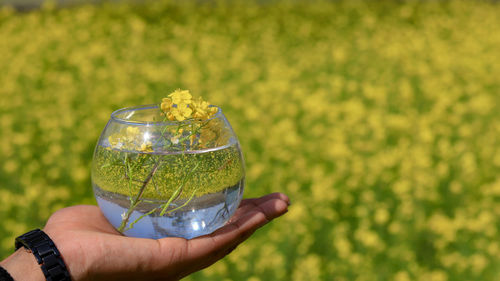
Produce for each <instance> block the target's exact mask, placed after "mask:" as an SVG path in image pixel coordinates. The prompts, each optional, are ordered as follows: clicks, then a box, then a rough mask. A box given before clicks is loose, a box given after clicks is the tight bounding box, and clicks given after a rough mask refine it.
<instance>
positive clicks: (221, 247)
mask: <svg viewBox="0 0 500 281" xmlns="http://www.w3.org/2000/svg"><path fill="white" fill-rule="evenodd" d="M261 201H263V200H261ZM255 202H258V201H250V203H249V204H251V206H253V207H252V208H249V209H248V210H247V211H246V213H244V214H241V215H240V218H239V219H237V220H236V221H234V222H232V223H230V224H228V225H226V226H224V227H222V228H220V229H219V230H217V231H215V232H214V233H212V234H210V235H206V236H202V237H199V238H195V239H192V240H189V241H188V256H189V257H190V258H194V259H198V258H205V259H209V260H210V259H214V257H216V259H214V260H213V262H215V261H216V260H218V259H219V258H220V253H223V255H225V254H224V253H225V251H226V250H228V249H233V248H234V247H236V246H237V245H238V244H239V243H241V242H243V241H244V240H245V239H247V238H248V237H249V236H250V235H251V234H252V233H253V232H254V231H255V230H257V229H258V228H259V227H261V226H263V225H264V224H266V223H268V222H269V221H271V220H273V219H274V218H276V217H278V216H281V215H282V214H284V213H285V212H286V211H287V208H288V203H287V202H286V201H284V200H282V199H270V200H267V201H264V202H261V203H260V204H256V203H255ZM223 255H222V256H223Z"/></svg>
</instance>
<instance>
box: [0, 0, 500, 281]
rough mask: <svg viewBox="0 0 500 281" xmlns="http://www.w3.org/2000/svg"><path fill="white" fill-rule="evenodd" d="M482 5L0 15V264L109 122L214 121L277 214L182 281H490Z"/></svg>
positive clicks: (85, 191) (65, 197) (68, 193)
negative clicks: (141, 113) (198, 113)
mask: <svg viewBox="0 0 500 281" xmlns="http://www.w3.org/2000/svg"><path fill="white" fill-rule="evenodd" d="M498 15H500V5H499V4H498V3H497V2H472V1H451V2H435V1H424V2H415V1H410V2H406V3H397V2H395V1H382V2H378V1H377V2H375V1H373V2H370V1H367V2H359V1H339V2H337V1H335V2H327V1H321V2H316V1H314V2H311V3H309V2H307V3H306V2H297V3H296V2H284V1H283V2H274V1H271V2H269V3H260V4H257V3H253V2H252V3H246V2H243V1H241V2H240V1H236V2H225V1H221V2H211V1H207V2H201V3H195V1H187V2H184V1H163V0H161V1H156V2H146V3H144V4H101V5H96V6H90V5H89V6H76V7H71V8H62V9H57V8H54V7H53V6H52V5H45V6H44V8H43V9H42V10H39V11H32V12H24V13H21V12H15V11H13V10H12V9H9V8H5V7H4V8H0V69H1V71H0V160H1V161H0V218H1V220H2V223H1V224H0V253H1V256H2V257H6V256H7V255H8V254H9V253H10V252H11V251H13V248H14V247H13V246H14V238H15V237H16V236H18V235H19V234H21V233H24V232H25V231H27V230H30V229H33V228H36V227H41V226H42V225H43V224H44V223H45V221H46V219H47V218H48V217H49V215H50V214H51V213H52V212H54V211H56V210H57V209H60V208H62V207H65V206H69V205H73V204H95V200H94V198H93V195H92V188H91V183H90V162H91V160H92V153H93V150H94V146H95V144H96V141H97V138H98V136H99V134H100V133H101V131H102V129H103V128H104V126H105V125H106V122H107V120H108V119H109V116H110V114H111V112H112V111H114V110H116V109H119V108H122V107H127V106H132V105H138V104H151V103H159V102H160V101H161V98H162V97H164V96H166V95H167V94H168V93H170V92H171V91H173V90H175V89H177V88H182V89H189V90H190V91H191V92H192V93H194V94H196V95H202V96H203V97H206V99H207V100H210V101H211V102H212V103H213V104H217V105H219V106H220V107H221V108H222V109H223V111H224V113H225V114H226V116H227V117H228V119H229V121H230V122H231V124H232V125H233V128H234V130H235V131H236V133H237V135H238V137H239V140H240V142H241V145H242V148H243V151H244V156H245V160H246V169H247V175H246V190H245V196H246V197H254V196H259V195H262V194H264V193H267V192H271V191H282V192H285V193H286V194H288V195H289V196H290V198H291V200H292V206H290V211H289V213H288V214H286V215H285V216H284V217H283V218H282V219H279V220H277V221H275V222H273V223H272V224H270V225H268V226H267V227H265V228H264V229H262V230H260V231H259V232H258V233H256V234H255V236H254V237H252V238H251V239H250V240H249V241H248V242H247V243H245V244H244V245H242V246H240V247H239V248H238V249H237V250H235V251H234V252H233V253H232V254H231V255H230V256H228V257H227V258H225V259H224V260H222V261H220V262H218V263H217V264H215V265H214V266H212V267H210V268H208V269H206V270H204V271H202V272H199V273H196V274H194V275H192V276H190V277H188V278H187V280H252V281H258V280H395V281H405V280H426V281H427V280H433V281H445V280H450V281H451V280H499V279H500V222H499V221H500V220H499V218H500V176H499V175H500V114H499V108H498V105H499V104H500V103H499V102H500V79H499V77H500V48H499V46H500V32H499V29H498V26H500V17H499V16H498Z"/></svg>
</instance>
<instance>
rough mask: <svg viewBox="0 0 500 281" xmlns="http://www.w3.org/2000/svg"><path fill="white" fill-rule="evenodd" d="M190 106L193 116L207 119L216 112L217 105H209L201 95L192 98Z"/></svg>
mask: <svg viewBox="0 0 500 281" xmlns="http://www.w3.org/2000/svg"><path fill="white" fill-rule="evenodd" d="M190 106H191V107H192V108H193V112H194V113H193V117H194V118H197V119H209V118H210V117H212V115H214V114H215V113H216V112H217V107H210V103H209V102H207V101H204V100H203V99H202V98H201V97H200V98H198V100H193V102H192V103H191V105H190Z"/></svg>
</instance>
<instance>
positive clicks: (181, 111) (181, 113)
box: [170, 103, 193, 121]
mask: <svg viewBox="0 0 500 281" xmlns="http://www.w3.org/2000/svg"><path fill="white" fill-rule="evenodd" d="M170 112H171V113H172V115H173V116H174V117H175V119H177V121H183V120H185V119H186V118H189V117H191V113H193V110H192V109H191V108H189V107H188V105H187V104H185V103H180V104H177V106H176V107H173V108H172V109H171V111H170Z"/></svg>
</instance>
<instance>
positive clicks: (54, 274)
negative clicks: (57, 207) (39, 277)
mask: <svg viewBox="0 0 500 281" xmlns="http://www.w3.org/2000/svg"><path fill="white" fill-rule="evenodd" d="M22 246H24V247H25V248H26V249H28V250H30V251H31V252H32V253H33V255H35V258H36V261H37V262H38V264H39V265H40V268H41V269H42V272H43V275H45V279H47V281H71V277H70V275H69V272H68V269H67V268H66V265H65V264H64V261H63V259H62V257H61V254H60V253H59V250H57V248H56V245H55V244H54V242H53V241H52V239H50V237H49V236H48V235H47V234H46V233H45V232H43V231H42V230H40V229H35V230H32V231H30V232H27V233H25V234H23V235H21V236H19V237H17V238H16V250H17V249H19V248H21V247H22Z"/></svg>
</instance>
